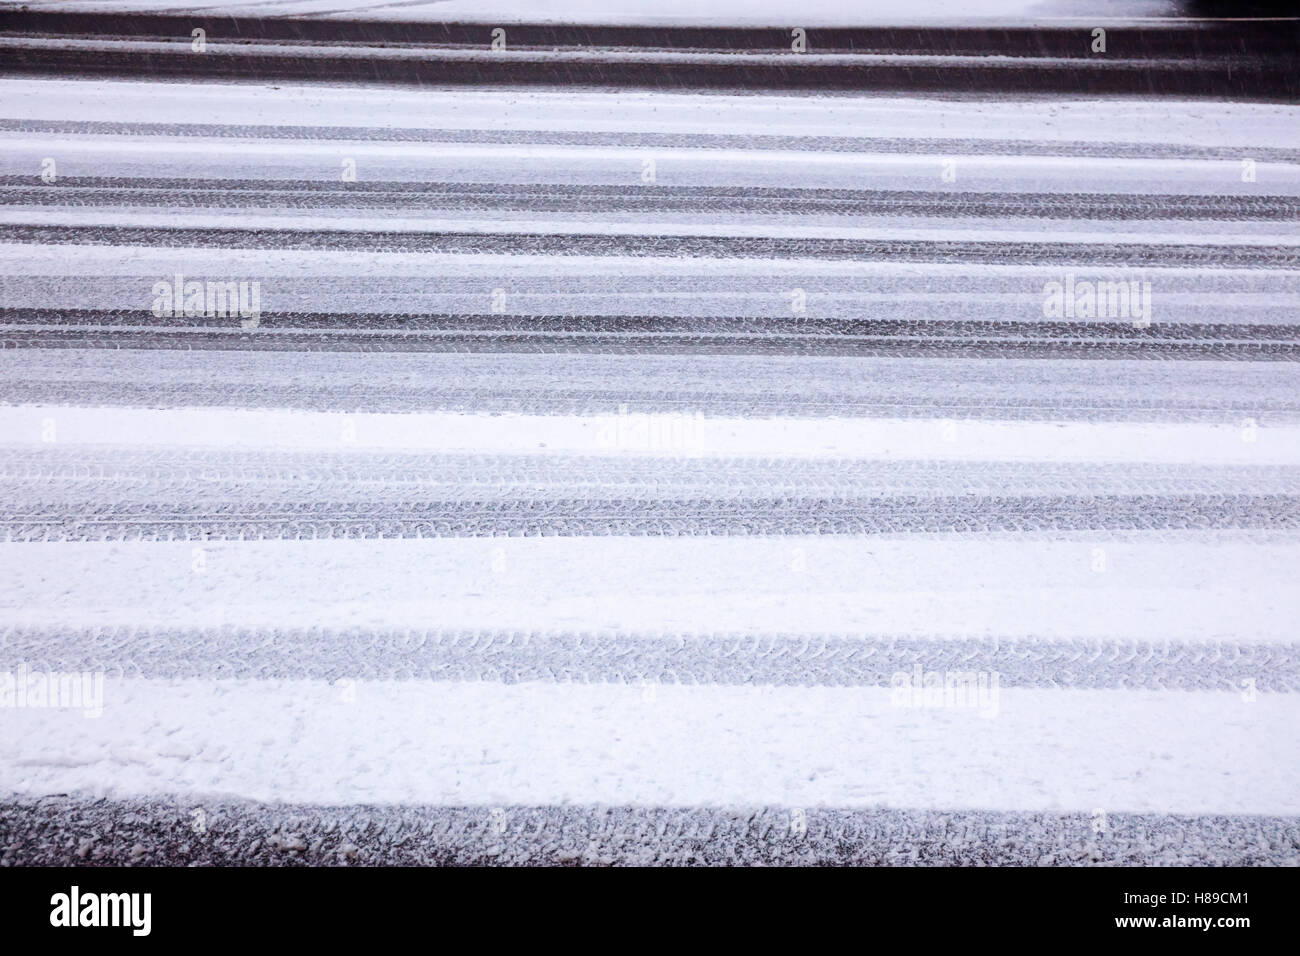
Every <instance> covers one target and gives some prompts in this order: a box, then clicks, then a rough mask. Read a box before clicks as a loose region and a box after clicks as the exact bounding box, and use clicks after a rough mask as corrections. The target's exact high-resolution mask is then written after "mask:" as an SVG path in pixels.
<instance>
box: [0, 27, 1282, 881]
mask: <svg viewBox="0 0 1300 956" xmlns="http://www.w3.org/2000/svg"><path fill="white" fill-rule="evenodd" d="M29 6H30V7H31V9H30V10H28V11H18V10H17V6H16V5H5V9H3V10H0V141H3V149H0V343H3V346H4V348H3V349H2V350H0V579H2V580H4V581H5V582H6V583H5V587H4V588H3V589H0V680H3V675H5V674H8V675H10V680H9V681H8V682H7V683H0V703H2V704H3V705H4V706H3V707H0V728H3V732H0V862H4V863H6V864H17V865H22V864H36V863H107V862H115V863H162V864H188V863H248V864H293V863H338V864H345V865H350V864H374V863H380V864H382V863H556V864H604V863H747V862H767V863H811V862H823V863H892V864H900V863H907V864H935V863H967V864H969V863H1019V864H1035V863H1056V864H1089V863H1101V862H1108V863H1128V864H1174V863H1192V864H1290V865H1295V864H1297V863H1300V737H1297V735H1296V733H1295V729H1296V727H1297V725H1298V723H1300V703H1298V701H1300V697H1297V694H1298V693H1300V644H1297V641H1296V636H1295V630H1294V622H1295V620H1296V617H1297V612H1300V591H1298V590H1297V586H1296V580H1295V569H1296V568H1297V567H1298V566H1300V364H1298V362H1297V359H1298V358H1300V308H1298V307H1300V229H1298V228H1297V214H1298V213H1300V107H1297V106H1295V105H1293V103H1294V99H1295V96H1294V94H1295V88H1294V83H1295V77H1296V75H1297V74H1296V73H1295V71H1294V69H1293V68H1291V69H1289V70H1288V69H1286V68H1285V67H1286V65H1287V62H1288V61H1287V57H1288V56H1290V57H1294V54H1295V48H1294V44H1291V45H1290V47H1289V50H1288V49H1287V43H1288V41H1289V39H1292V38H1293V37H1294V30H1295V23H1294V21H1275V22H1270V23H1268V24H1267V25H1265V26H1260V25H1259V24H1260V21H1256V22H1255V25H1253V26H1252V25H1249V24H1246V25H1240V24H1239V25H1237V26H1229V25H1225V24H1223V23H1221V22H1216V23H1214V24H1211V23H1204V24H1200V25H1197V24H1195V23H1191V22H1189V21H1178V22H1177V24H1174V25H1171V24H1155V25H1153V24H1151V23H1146V24H1145V25H1141V26H1140V27H1139V26H1136V25H1132V24H1129V25H1128V26H1127V27H1126V25H1125V24H1124V23H1122V22H1121V23H1118V24H1116V25H1115V26H1113V27H1112V29H1111V31H1110V38H1111V39H1110V42H1111V44H1112V47H1111V48H1112V49H1113V50H1117V51H1121V52H1124V53H1125V56H1124V57H1121V58H1120V59H1112V60H1109V61H1104V62H1101V61H1095V60H1092V59H1088V58H1087V57H1086V56H1082V55H1080V54H1076V52H1075V45H1076V44H1077V43H1080V42H1082V43H1083V46H1082V49H1083V50H1084V51H1085V53H1086V51H1087V44H1086V41H1087V37H1088V30H1087V29H1084V28H1082V27H1076V26H1074V25H1071V24H1062V23H1054V24H1053V25H1050V26H1040V27H1037V28H1033V29H1030V28H1024V29H1019V28H1017V29H1012V28H1010V27H1005V26H983V27H978V28H972V27H969V26H967V27H959V26H951V25H947V26H941V27H934V28H927V29H920V28H917V29H910V30H901V31H900V30H899V29H895V28H893V27H889V26H881V25H878V24H875V25H873V24H869V23H859V24H849V25H847V26H845V28H844V29H842V30H840V31H838V32H837V31H832V30H828V31H827V32H825V33H824V34H822V35H821V40H820V45H819V35H818V34H817V33H816V31H814V30H810V31H809V32H810V35H811V37H812V40H813V41H814V42H813V47H812V51H811V52H809V53H808V54H804V55H805V56H815V55H820V56H824V60H823V61H810V62H807V63H803V62H802V61H801V63H800V64H799V65H796V64H795V63H792V62H790V56H797V55H798V54H793V53H790V54H787V53H781V54H779V55H778V54H776V53H773V52H771V51H766V50H764V49H761V47H762V45H763V44H764V43H767V42H768V39H770V38H769V37H768V34H769V33H772V32H774V33H775V34H776V35H778V36H779V38H780V39H781V40H782V42H784V43H787V44H788V32H782V31H767V30H765V29H762V28H760V27H745V28H744V29H741V28H740V27H729V26H726V25H725V24H724V25H719V24H711V25H706V26H701V27H699V28H698V29H695V30H693V31H687V32H682V31H681V30H678V29H674V28H670V27H668V26H660V27H654V28H650V27H644V26H638V25H637V24H635V23H627V22H611V23H604V24H595V25H591V26H589V27H586V28H581V29H579V28H574V27H572V26H566V25H564V24H559V25H554V24H552V25H549V26H547V25H535V26H533V27H529V28H517V27H515V26H511V27H510V35H511V37H512V39H511V41H510V46H509V48H508V51H506V52H509V53H510V57H513V59H511V58H509V57H506V58H498V59H496V60H493V59H491V57H492V56H493V55H494V53H493V51H492V50H491V49H490V47H488V46H487V42H486V41H484V42H482V43H480V42H479V40H478V39H477V37H478V34H477V33H476V32H474V31H475V30H477V29H478V28H479V27H483V28H484V29H486V25H484V24H478V25H474V24H471V25H468V26H467V25H465V24H457V23H455V22H439V21H437V19H436V18H437V11H436V9H435V10H434V12H433V13H432V14H429V16H427V17H425V19H424V21H422V22H421V23H419V24H406V23H403V22H402V21H401V20H396V19H391V17H395V16H396V15H397V14H396V13H394V12H393V11H391V10H388V11H387V12H386V13H384V12H381V11H378V10H372V11H368V12H365V11H363V12H365V13H366V16H369V17H371V19H369V20H363V21H357V20H356V16H360V14H356V11H353V13H352V14H348V15H346V16H342V17H341V18H340V16H335V15H334V14H332V13H331V12H330V11H329V10H327V9H325V8H326V7H327V6H328V5H324V4H316V5H314V6H313V5H312V4H306V5H301V9H300V10H297V11H296V12H298V13H300V14H302V15H304V16H305V15H308V14H313V12H314V16H315V19H300V18H293V17H286V16H285V15H281V14H279V13H277V14H276V15H275V16H271V15H270V14H269V12H268V11H265V10H264V11H262V13H264V14H267V15H266V16H263V17H262V18H260V19H248V18H247V16H248V10H246V9H243V8H238V9H232V10H231V11H229V13H230V16H243V17H244V19H241V20H238V21H235V20H231V19H229V18H228V17H227V15H226V12H224V11H223V12H220V17H221V18H222V19H216V20H212V21H211V22H209V21H203V22H205V23H209V26H210V29H209V30H208V36H209V42H210V43H211V44H212V50H213V51H214V53H213V55H212V57H211V58H209V59H204V56H205V55H206V54H199V53H195V52H193V51H192V50H191V48H190V46H189V45H188V39H187V38H188V36H189V30H188V28H187V29H185V30H184V31H182V32H180V33H176V34H175V35H173V34H172V33H171V32H169V31H172V29H173V27H174V26H176V25H177V24H182V25H183V24H184V23H187V22H188V20H187V19H186V16H184V15H177V14H175V13H174V12H168V13H165V14H157V15H154V14H151V15H149V16H144V15H141V16H140V17H136V18H121V17H118V18H116V19H115V20H113V23H115V24H116V26H114V28H113V29H111V30H110V29H108V28H107V27H106V26H105V23H106V22H107V21H106V20H104V19H103V17H102V16H101V14H102V13H103V10H101V9H99V8H101V7H103V6H105V5H104V4H94V3H87V4H83V5H81V7H82V8H84V9H80V8H79V10H76V11H72V12H67V11H56V10H52V9H44V8H48V7H49V5H42V4H31V5H29ZM136 6H137V7H140V6H142V5H140V4H137V5H136ZM143 6H148V5H147V4H145V5H143ZM384 6H385V9H387V7H393V6H395V5H392V4H388V5H384ZM309 8H310V9H309ZM277 9H278V8H277ZM145 12H146V13H147V12H148V11H147V10H146V11H145ZM293 12H295V10H290V9H288V8H286V10H285V14H287V13H293ZM399 12H400V11H399ZM408 12H409V11H408ZM426 12H427V11H426ZM453 12H454V11H453ZM354 14H355V16H354ZM385 16H388V17H390V19H383V17H385ZM189 19H193V15H189ZM613 19H614V20H615V21H618V17H617V16H615V17H614V18H613ZM235 22H238V24H239V26H240V29H241V31H242V32H241V34H240V35H241V36H242V37H243V39H242V40H241V41H240V43H239V44H237V45H236V44H233V41H232V43H231V45H230V46H228V47H225V48H223V46H222V44H223V34H222V32H221V31H222V29H223V27H224V26H228V25H229V24H231V23H235ZM358 24H359V25H358ZM1126 29H1128V30H1129V32H1128V33H1126ZM1234 30H1235V31H1237V32H1232V31H1234ZM458 31H459V32H458ZM548 31H549V32H548ZM557 31H558V32H557ZM620 31H622V32H620ZM746 31H748V32H746ZM480 32H481V31H480ZM1081 38H1082V40H1081ZM868 41H869V42H868ZM583 43H586V44H587V45H588V46H590V47H592V49H587V50H585V52H584V50H583V49H581V47H582V45H583ZM380 44H390V46H387V47H383V49H386V50H388V51H389V52H388V53H384V54H383V55H382V58H380V55H379V54H374V52H373V51H374V49H379V48H380V46H379V45H380ZM392 44H395V45H392ZM548 44H550V46H548ZM981 44H982V45H981ZM990 44H994V46H992V47H990ZM998 44H1001V45H1000V46H998ZM1126 44H1129V45H1128V46H1127V47H1126ZM1252 44H1253V45H1252ZM555 46H562V47H565V48H566V49H567V48H568V47H570V46H572V47H574V49H572V50H570V51H569V53H570V54H571V55H569V54H566V56H563V57H560V56H555V55H552V54H553V53H554V50H553V47H555ZM155 47H157V49H155ZM236 47H237V48H236ZM480 47H481V49H480ZM818 50H823V51H824V53H820V54H819V53H817V52H816V51H818ZM510 51H514V52H510ZM738 51H739V52H738ZM746 51H747V52H746ZM498 52H500V51H498ZM1081 56H1082V58H1081ZM222 57H227V59H225V60H223V59H221V58H222ZM746 57H748V59H746ZM900 57H902V58H904V59H906V58H911V59H910V60H908V62H900V61H899V59H898V58H900ZM728 58H730V59H728ZM1120 60H1123V62H1120ZM1039 61H1042V62H1039ZM232 64H233V65H232ZM448 64H451V65H450V66H449V65H448ZM1279 64H1282V67H1279ZM453 68H454V70H459V71H461V72H460V73H459V74H458V75H457V77H456V78H455V79H451V78H450V76H451V72H453ZM367 71H369V72H367ZM1220 71H1222V75H1221V73H1220ZM1229 74H1231V76H1232V80H1231V81H1229V80H1227V79H1225V78H1224V77H1226V76H1228V75H1229ZM1035 78H1037V79H1035ZM379 81H383V82H379ZM867 91H870V92H867ZM1120 94H1123V95H1120ZM196 284H197V285H196ZM196 296H197V297H196ZM241 308H242V311H241ZM74 673H75V674H76V675H78V680H77V681H76V682H72V681H69V682H68V683H69V684H70V685H71V684H73V683H75V685H76V687H77V688H78V689H81V688H84V689H85V693H83V694H82V695H81V696H80V697H79V698H78V699H77V701H76V703H75V705H73V704H70V703H69V701H68V698H67V697H66V695H65V694H64V692H65V691H66V690H67V689H68V688H67V687H65V688H63V689H62V690H60V689H59V681H60V678H61V677H66V676H68V675H71V674H74ZM83 674H84V675H87V679H88V682H87V683H85V684H84V685H83V684H81V683H80V675H83ZM20 684H22V685H23V689H22V690H21V693H20V689H19V688H20ZM96 688H98V689H96ZM56 703H57V704H59V706H53V705H54V704H56Z"/></svg>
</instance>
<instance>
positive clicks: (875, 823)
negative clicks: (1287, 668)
mask: <svg viewBox="0 0 1300 956" xmlns="http://www.w3.org/2000/svg"><path fill="white" fill-rule="evenodd" d="M1297 847H1300V818H1297V817H1285V816H1262V815H1247V814H1203V815H1195V816H1192V815H1184V814H1165V813H1158V814H1154V813H1121V812H1114V813H1104V814H1102V815H1101V816H1098V815H1096V814H1089V813H1059V812H1017V811H995V810H899V809H875V808H873V809H848V808H825V807H809V808H807V809H803V808H795V807H762V806H755V807H735V808H707V807H698V808H696V807H693V808H670V807H618V806H580V805H579V806H573V805H570V806H502V807H487V806H476V807H454V806H400V807H394V806H366V805H357V806H346V807H336V806H309V805H302V804H297V805H295V804H265V803H255V802H251V801H248V802H244V801H239V802H235V801H231V800H229V799H226V798H222V797H204V796H197V795H185V796H183V797H182V796H178V797H174V798H166V797H163V798H153V799H150V800H143V799H136V800H129V799H128V800H121V799H119V800H112V799H103V798H97V797H94V796H91V795H89V794H74V795H58V796H52V797H48V798H44V799H32V798H17V799H12V800H10V801H8V802H6V803H4V804H2V805H0V865H10V866H14V865H18V866H33V865H65V866H66V865H87V864H92V865H93V864H100V865H105V864H118V865H121V864H134V865H171V866H184V865H207V866H235V865H243V866H249V865H259V866H266V865H280V866H285V865H315V866H327V865H360V866H365V865H389V866H400V865H407V866H420V865H437V864H440V865H456V864H461V865H476V866H483V865H511V864H514V865H518V864H548V865H574V866H576V865H611V864H626V865H637V864H643V865H644V864H660V865H669V864H672V865H697V866H699V865H715V866H735V865H743V864H786V865H791V864H826V865H850V864H851V865H895V866H897V865H912V866H917V865H921V866H925V865H930V866H939V865H949V866H951V865H961V866H984V865H1007V866H1010V865H1016V866H1042V865H1055V866H1061V865H1076V866H1095V865H1106V864H1115V865H1130V866H1132V865H1142V866H1174V865H1182V866H1246V865H1260V864H1273V865H1289V866H1296V865H1297V864H1300V850H1298V849H1297Z"/></svg>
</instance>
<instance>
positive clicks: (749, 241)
mask: <svg viewBox="0 0 1300 956" xmlns="http://www.w3.org/2000/svg"><path fill="white" fill-rule="evenodd" d="M0 243H32V244H41V245H80V246H150V247H156V248H195V249H291V250H292V249H298V250H314V251H320V252H329V251H339V252H345V251H346V252H355V251H370V252H426V253H452V254H492V255H551V256H638V257H644V256H667V257H671V258H686V259H689V258H757V259H822V260H838V261H844V260H861V261H864V262H870V261H878V262H936V263H972V264H974V263H979V264H989V265H1080V266H1135V267H1136V266H1219V267H1222V268H1238V269H1269V268H1275V269H1294V268H1297V267H1300V246H1289V245H1252V244H1244V243H1243V244H1230V245H1215V244H1211V243H1187V244H1179V243H1099V242H1098V243H1083V242H1050V241H1043V242H998V241H974V240H943V239H936V240H924V239H838V238H830V239H824V238H793V237H768V236H695V235H677V236H674V235H664V234H660V233H654V234H645V235H628V234H618V233H611V234H575V233H567V232H560V233H518V232H516V233H498V232H450V231H446V232H441V231H440V232H416V231H408V232H378V231H373V230H332V229H331V230H323V229H272V228H256V229H253V228H248V229H230V228H211V229H191V228H164V227H143V226H46V225H34V224H4V225H0Z"/></svg>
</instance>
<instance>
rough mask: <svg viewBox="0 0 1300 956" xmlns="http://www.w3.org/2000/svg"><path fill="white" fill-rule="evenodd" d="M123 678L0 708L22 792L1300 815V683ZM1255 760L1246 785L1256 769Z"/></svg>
mask: <svg viewBox="0 0 1300 956" xmlns="http://www.w3.org/2000/svg"><path fill="white" fill-rule="evenodd" d="M985 700H986V703H988V705H989V706H987V707H985V708H984V712H985V713H988V714H992V713H993V711H994V709H996V716H981V715H980V713H981V712H980V710H978V709H977V708H973V707H972V708H966V707H953V708H939V709H926V708H915V707H903V706H897V704H896V702H895V701H894V700H893V699H892V692H891V691H890V690H889V689H884V688H868V689H864V688H852V689H840V688H749V687H684V686H671V685H664V686H657V687H654V688H653V692H648V691H647V690H646V689H644V688H641V687H637V686H625V685H613V686H612V685H573V684H569V685H553V684H537V683H530V684H522V685H499V684H480V683H470V684H454V683H453V684H446V683H421V682H400V683H389V682H375V683H371V682H359V683H356V684H350V685H347V686H344V687H339V686H330V685H329V684H327V683H325V682H323V681H320V682H317V681H284V682H281V681H265V682H255V681H230V682H216V683H213V682H199V681H164V680H156V681H155V680H132V679H128V680H117V679H110V680H106V681H105V683H104V687H103V713H102V715H101V716H100V717H99V718H97V719H90V718H87V717H85V716H83V714H82V713H81V712H80V711H77V710H57V709H39V708H30V707H29V708H22V709H10V710H4V711H0V720H2V721H3V724H4V727H5V733H3V734H0V791H6V792H10V793H15V794H21V795H24V796H36V795H44V794H55V793H70V792H85V791H91V792H94V793H96V794H104V795H109V796H114V797H121V796H144V795H167V796H168V797H169V798H179V799H182V800H183V799H185V798H187V797H190V798H194V799H201V798H202V797H203V796H206V795H215V794H221V795H223V796H226V797H251V798H255V799H261V800H273V801H295V802H305V803H319V804H342V803H406V804H444V805H478V806H484V805H486V806H492V805H499V806H510V805H519V804H523V805H545V804H565V803H607V804H615V805H620V804H623V805H626V804H632V805H657V806H794V807H814V806H839V807H859V806H895V807H899V806H901V807H909V808H948V809H958V808H981V809H1014V810H1022V811H1023V810H1030V811H1032V810H1052V811H1087V812H1091V811H1092V810H1094V809H1095V808H1097V807H1101V808H1103V809H1104V810H1106V811H1107V812H1126V811H1156V812H1161V813H1297V812H1300V743H1298V742H1297V738H1296V736H1295V734H1294V729H1295V726H1296V725H1297V723H1298V722H1300V696H1297V695H1293V694H1282V695H1259V696H1257V697H1256V699H1255V700H1253V701H1247V700H1245V699H1243V697H1242V696H1241V695H1238V694H1234V693H1225V692H1201V691H1192V692H1179V693H1168V692H1159V691H1156V692H1146V691H1063V690H1047V691H1040V690H1020V689H1001V688H1000V689H999V692H998V696H997V698H996V707H995V708H994V706H993V705H992V703H991V702H992V700H993V698H992V696H991V686H990V688H989V694H986V698H985ZM1244 767H1249V768H1251V769H1250V785H1249V786H1243V785H1242V779H1241V776H1240V774H1241V771H1242V768H1244Z"/></svg>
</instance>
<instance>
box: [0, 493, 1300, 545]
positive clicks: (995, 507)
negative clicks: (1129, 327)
mask: <svg viewBox="0 0 1300 956" xmlns="http://www.w3.org/2000/svg"><path fill="white" fill-rule="evenodd" d="M1297 528H1300V496H1296V495H1285V494H1261V495H1248V494H1242V495H1231V494H1217V495H1196V494H1184V495H1143V494H1135V495H1088V496H1077V497H1075V496H1068V495H1056V496H1053V495H1034V496H1028V495H1026V496H1005V497H997V496H977V495H955V496H908V495H897V496H889V497H881V496H855V495H840V496H835V497H833V498H813V497H801V496H798V495H783V496H770V495H754V496H752V497H744V498H734V497H733V498H706V497H682V498H668V499H660V498H634V497H622V498H610V499H599V498H561V497H554V498H551V497H546V498H536V499H527V498H525V499H495V500H494V499H490V498H486V497H485V498H484V499H483V500H479V501H472V500H471V501H466V500H459V499H453V500H447V501H438V500H431V499H430V498H427V497H422V498H421V499H420V500H413V501H409V502H406V503H404V504H400V503H395V502H391V501H385V502H376V501H373V500H366V501H347V500H313V501H309V502H303V501H287V502H257V501H246V500H239V501H232V502H230V503H229V505H228V508H227V509H223V508H221V506H220V504H218V503H214V502H211V501H207V500H204V501H203V502H202V503H194V502H192V501H188V500H187V501H184V502H157V501H155V502H151V503H149V504H144V505H140V504H135V505H132V504H123V503H120V502H112V503H107V504H106V503H103V502H101V501H96V502H93V503H88V504H84V505H75V504H70V505H67V506H43V505H41V504H40V503H35V502H34V503H32V504H31V505H29V506H27V507H25V508H18V509H14V510H10V511H6V513H5V514H4V515H3V517H2V518H0V533H2V534H3V535H4V537H5V539H6V540H10V541H20V542H22V541H103V540H112V541H117V540H144V541H168V540H173V539H176V538H180V539H183V540H187V541H189V540H263V539H271V540H285V539H288V540H303V539H309V540H315V539H318V538H336V537H337V538H440V537H458V538H465V537H520V536H523V537H531V536H548V535H558V536H601V535H617V536H622V535H632V536H643V535H644V536H651V537H677V536H691V535H740V536H744V535H803V534H824V535H835V534H848V535H864V534H936V533H949V532H962V533H1002V532H1023V531H1034V532H1039V531H1069V532H1076V531H1101V530H1106V531H1135V530H1155V531H1170V530H1214V529H1261V530H1262V529H1273V530H1283V529H1287V530H1294V529H1297Z"/></svg>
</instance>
